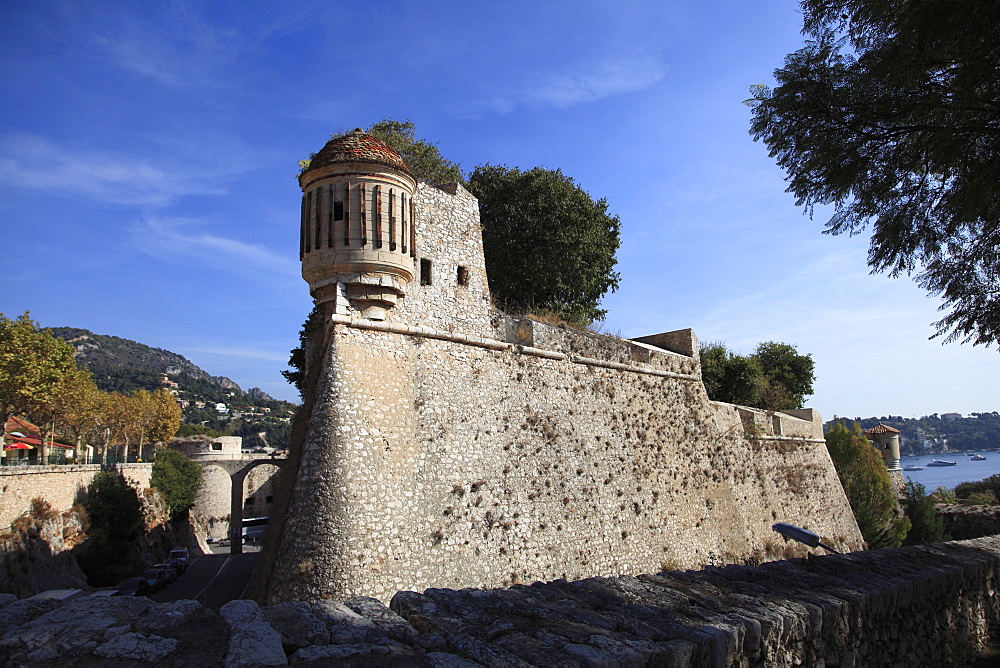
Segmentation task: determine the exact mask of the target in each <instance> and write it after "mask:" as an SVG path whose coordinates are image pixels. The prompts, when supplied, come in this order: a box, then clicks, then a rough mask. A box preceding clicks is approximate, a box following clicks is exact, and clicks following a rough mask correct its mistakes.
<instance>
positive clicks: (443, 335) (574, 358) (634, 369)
mask: <svg viewBox="0 0 1000 668" xmlns="http://www.w3.org/2000/svg"><path fill="white" fill-rule="evenodd" d="M330 322H331V323H332V324H334V325H344V326H346V327H353V328H355V329H365V330H370V331H375V332H386V333H389V334H405V335H407V336H421V337H424V338H428V339H439V340H441V341H450V342H452V343H462V344H465V345H470V346H475V347H477V348H488V349H490V350H509V351H512V352H517V353H521V354H524V355H531V356H533V357H542V358H545V359H552V360H560V361H562V360H566V361H569V362H572V363H574V364H582V365H585V366H596V367H603V368H606V369H615V370H617V371H628V372H631V373H641V374H645V375H647V376H660V377H663V378H677V379H679V380H696V381H700V380H701V377H700V376H695V375H693V374H687V373H675V372H673V371H663V370H661V369H647V368H644V367H640V366H633V365H631V364H622V363H621V362H611V361H607V360H599V359H595V358H593V357H584V356H582V355H567V354H566V353H560V352H555V351H552V350H544V349H542V348H533V347H531V346H522V345H517V344H514V343H508V342H506V341H499V340H497V339H487V338H484V337H481V336H469V335H466V334H456V333H454V332H444V331H441V330H437V329H433V328H431V327H422V326H421V327H411V326H409V325H401V324H398V323H393V322H379V321H374V320H366V319H364V318H352V317H351V316H346V315H331V316H330Z"/></svg>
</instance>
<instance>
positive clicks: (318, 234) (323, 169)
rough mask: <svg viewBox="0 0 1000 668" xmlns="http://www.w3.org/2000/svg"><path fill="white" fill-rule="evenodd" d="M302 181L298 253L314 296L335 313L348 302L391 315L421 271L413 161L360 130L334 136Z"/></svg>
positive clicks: (368, 313) (372, 314)
mask: <svg viewBox="0 0 1000 668" xmlns="http://www.w3.org/2000/svg"><path fill="white" fill-rule="evenodd" d="M299 185H300V186H301V187H302V222H301V227H300V232H299V259H300V260H301V261H302V278H304V279H305V280H306V281H307V282H308V283H309V290H310V292H311V293H312V296H313V298H314V299H315V300H316V302H317V303H318V304H320V305H324V304H329V306H328V307H327V310H328V312H340V313H345V312H346V311H345V309H346V308H347V303H345V302H349V303H350V305H351V306H352V307H353V309H354V310H356V311H358V312H360V313H361V315H363V316H364V317H366V318H368V319H369V320H384V319H385V315H386V311H387V310H388V309H391V308H392V307H393V306H395V304H396V302H397V300H398V298H399V297H400V296H401V295H403V294H404V292H405V288H406V285H407V283H409V282H410V281H411V280H413V275H414V270H413V267H414V258H415V257H416V248H415V245H416V232H415V230H414V226H413V218H414V206H413V194H414V191H415V189H416V185H417V182H416V179H415V178H414V177H413V174H412V173H411V172H410V169H409V167H407V165H406V163H405V162H404V161H403V159H402V158H400V157H399V155H397V154H396V152H395V151H393V150H392V149H391V148H389V145H388V144H386V143H385V142H384V141H382V140H381V139H378V138H376V137H373V136H372V135H369V134H365V133H364V132H363V131H362V130H361V129H357V130H354V131H353V132H351V133H349V134H347V135H344V136H343V137H339V138H336V139H331V140H330V141H329V142H327V144H326V146H324V147H323V148H322V149H321V150H320V152H319V153H317V154H316V155H315V156H314V157H313V159H312V161H311V162H310V163H309V167H308V168H306V170H305V171H303V172H302V174H300V175H299ZM331 302H332V304H330V303H331Z"/></svg>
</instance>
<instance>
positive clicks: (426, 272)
mask: <svg viewBox="0 0 1000 668" xmlns="http://www.w3.org/2000/svg"><path fill="white" fill-rule="evenodd" d="M430 284H431V261H430V260H428V259H426V258H421V260H420V285H430Z"/></svg>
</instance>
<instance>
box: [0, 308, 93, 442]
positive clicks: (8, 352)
mask: <svg viewBox="0 0 1000 668" xmlns="http://www.w3.org/2000/svg"><path fill="white" fill-rule="evenodd" d="M76 374H77V367H76V361H75V360H74V358H73V346H71V345H69V344H68V343H66V342H65V341H63V340H62V339H57V338H55V337H53V336H52V335H51V334H50V333H49V332H48V331H46V330H44V329H42V328H40V327H39V326H38V324H37V323H36V322H35V321H34V320H32V319H31V316H30V315H29V314H28V313H27V312H25V313H24V314H23V315H21V316H20V317H18V318H17V320H9V319H8V318H6V317H4V315H3V314H2V313H0V425H3V424H5V423H6V422H7V418H8V417H10V416H11V415H22V414H26V413H29V412H30V411H32V410H37V409H39V408H42V407H44V406H46V405H49V404H52V403H54V402H55V401H56V399H57V397H58V396H59V394H60V390H61V388H62V386H63V384H64V383H66V382H67V380H68V379H70V378H71V377H73V376H75V375H76Z"/></svg>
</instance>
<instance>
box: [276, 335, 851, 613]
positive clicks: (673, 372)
mask: <svg viewBox="0 0 1000 668" xmlns="http://www.w3.org/2000/svg"><path fill="white" fill-rule="evenodd" d="M329 326H330V330H331V331H330V337H331V341H330V345H329V348H328V351H327V354H326V357H325V361H324V368H323V372H322V374H321V378H320V381H319V386H318V388H317V396H318V397H319V399H318V401H317V407H316V410H315V411H314V413H313V415H312V418H311V422H310V428H309V435H308V437H307V439H306V442H305V445H304V449H303V452H302V456H301V464H300V468H299V470H298V475H297V478H296V485H295V493H294V494H293V496H292V499H291V503H290V506H289V509H288V512H287V516H286V521H285V522H284V524H285V525H287V527H288V529H286V530H285V531H284V532H283V534H282V536H281V537H280V539H279V541H278V544H277V546H276V547H277V549H278V554H280V555H281V563H282V566H281V568H280V569H275V570H274V572H273V573H272V576H271V577H272V579H271V585H270V599H271V600H272V601H279V600H295V599H303V598H309V599H314V598H320V597H333V598H338V597H340V598H344V597H348V596H352V595H367V596H374V597H377V598H381V599H383V600H387V599H388V597H390V596H391V595H392V594H393V592H395V591H397V590H400V589H418V590H419V589H424V588H426V587H452V588H457V587H463V586H474V587H483V586H504V585H509V584H513V583H517V582H532V581H534V580H540V579H541V580H544V579H554V578H569V579H576V578H581V577H586V576H592V575H605V576H615V575H620V574H627V573H641V572H656V571H658V570H660V569H662V568H677V567H683V568H691V567H698V566H701V565H704V564H713V563H716V564H722V563H733V562H737V563H740V562H747V561H750V562H753V561H765V560H771V559H775V558H780V557H782V556H787V554H786V552H785V550H786V549H788V548H787V547H786V546H785V545H784V544H783V543H782V542H781V540H780V538H779V537H778V536H777V534H775V533H774V532H773V531H771V529H770V526H771V524H773V523H774V522H776V521H788V522H792V523H794V524H798V525H801V526H805V527H806V528H809V529H810V530H812V531H815V532H816V533H819V534H821V535H823V536H824V537H826V538H828V539H829V540H831V541H832V542H833V543H834V544H835V545H836V546H838V547H840V548H843V549H846V550H853V549H859V548H860V547H861V546H862V539H861V536H860V533H859V531H858V529H857V525H856V523H855V522H854V518H853V514H852V513H851V511H850V507H849V505H848V503H847V500H846V498H845V496H844V493H843V490H842V488H841V486H840V483H839V480H838V479H837V476H836V472H835V471H834V469H833V465H832V463H831V461H830V458H829V455H828V453H827V451H826V448H825V445H824V443H823V438H822V426H821V418H820V417H819V415H818V414H815V413H813V412H812V411H809V410H805V411H796V412H795V413H797V415H793V414H782V413H776V414H773V415H769V414H766V413H764V412H763V411H754V410H752V409H747V408H742V407H737V406H731V405H727V404H720V403H715V402H710V401H709V400H708V398H707V396H706V394H705V390H704V386H703V385H702V383H701V377H700V369H699V366H698V359H697V357H696V356H687V355H682V354H678V353H674V352H671V351H668V350H664V349H662V348H658V347H656V346H653V345H649V344H645V343H641V342H637V341H625V340H622V339H617V338H614V337H608V336H599V335H594V334H590V333H584V332H577V331H574V330H567V329H560V328H557V327H550V326H547V325H542V324H540V323H536V322H532V321H530V320H526V319H518V318H506V317H499V318H498V320H497V321H495V322H494V323H493V329H494V331H503V332H506V333H507V334H508V336H507V337H505V339H508V340H501V339H491V338H485V337H478V336H475V335H465V334H460V333H455V332H447V331H442V330H437V329H432V328H429V327H423V326H421V327H408V326H406V325H402V324H397V323H392V322H385V323H378V322H371V321H368V320H364V319H359V318H350V317H345V316H332V317H331V319H330V325H329ZM667 338H668V339H678V338H680V339H681V340H683V339H684V338H685V335H684V334H683V333H672V334H671V336H670V337H667ZM686 340H687V348H688V349H693V350H695V351H696V350H697V342H696V340H694V339H693V334H691V333H690V332H689V331H688V332H687V334H686ZM675 347H683V346H676V345H675Z"/></svg>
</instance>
